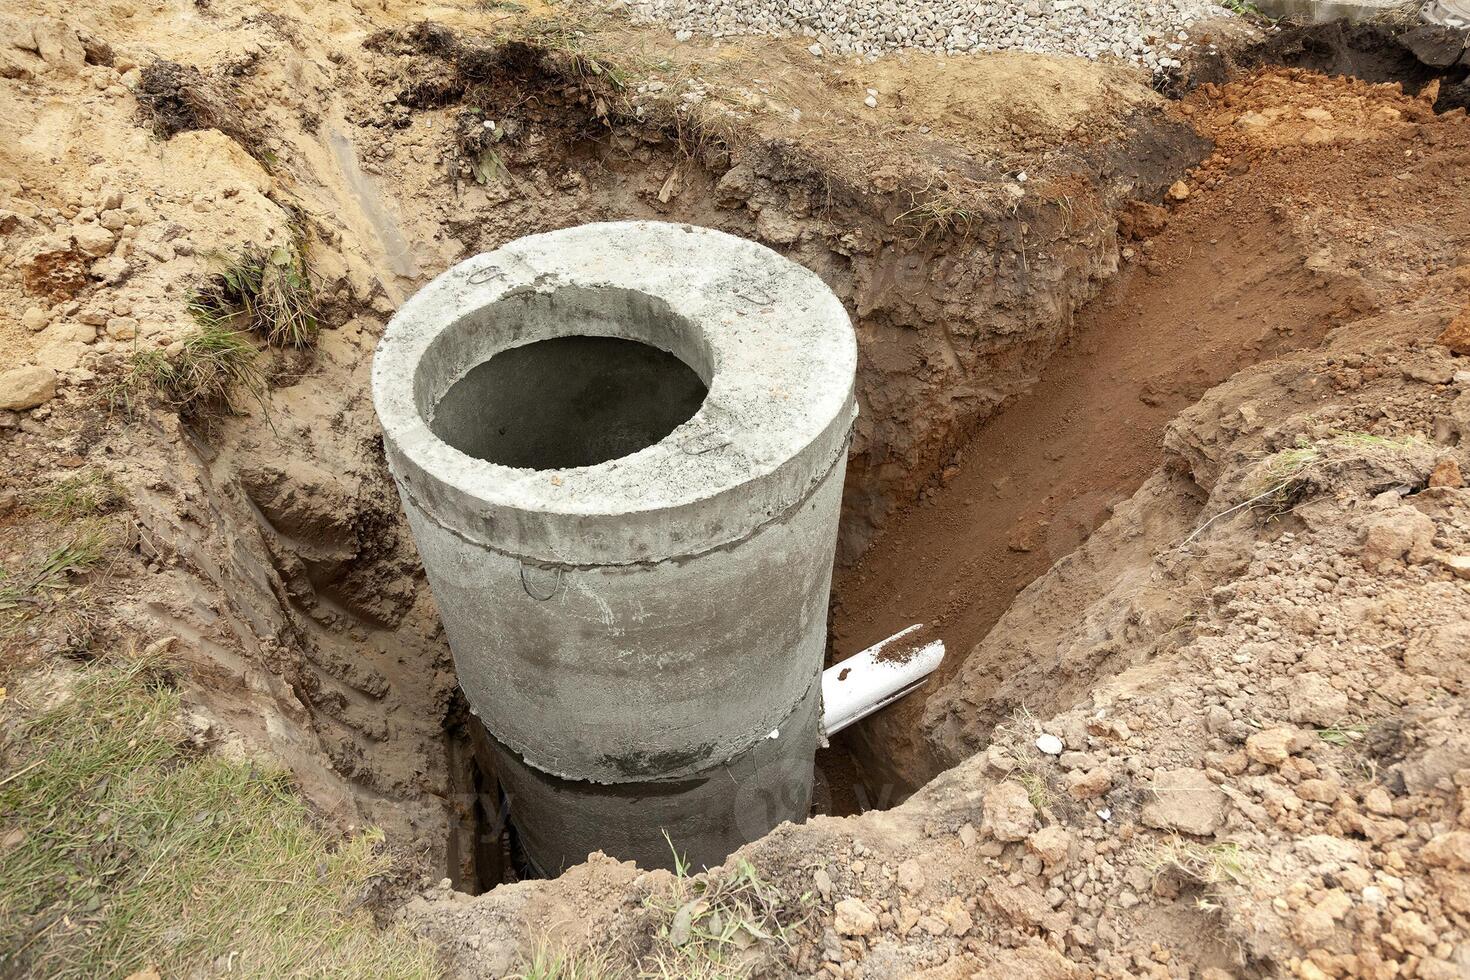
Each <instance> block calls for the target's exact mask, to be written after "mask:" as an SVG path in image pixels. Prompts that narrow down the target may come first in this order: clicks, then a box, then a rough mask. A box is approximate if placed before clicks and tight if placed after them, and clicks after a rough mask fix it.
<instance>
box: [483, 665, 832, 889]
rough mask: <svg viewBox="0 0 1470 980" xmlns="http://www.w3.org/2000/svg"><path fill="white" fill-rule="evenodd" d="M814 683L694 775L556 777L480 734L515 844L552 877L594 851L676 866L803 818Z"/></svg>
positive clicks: (710, 863)
mask: <svg viewBox="0 0 1470 980" xmlns="http://www.w3.org/2000/svg"><path fill="white" fill-rule="evenodd" d="M821 708H822V698H821V684H820V683H818V684H814V685H813V686H812V690H811V691H810V692H809V693H808V695H807V696H806V697H805V698H803V699H802V701H801V703H800V704H799V705H798V706H797V710H796V711H795V712H794V713H793V714H792V715H791V717H790V718H788V719H787V720H786V721H785V723H783V724H782V725H781V726H780V728H778V729H777V730H775V731H774V732H772V733H771V734H770V737H768V738H763V739H761V740H760V741H759V742H757V743H756V744H755V745H754V746H752V747H751V748H749V749H747V750H746V751H745V752H743V753H741V754H740V755H738V756H736V757H735V758H733V759H730V760H729V761H727V762H725V763H723V764H721V765H719V766H716V767H715V768H714V769H711V770H709V771H708V772H704V773H700V774H699V775H697V776H692V777H684V778H681V779H672V780H655V781H650V782H644V783H628V784H624V785H620V786H601V785H598V784H595V783H579V782H574V781H570V780H561V779H554V778H550V777H547V776H545V775H543V774H542V773H541V772H539V771H538V770H534V769H530V768H529V767H527V766H526V765H525V763H523V762H522V761H521V760H520V758H519V757H518V756H517V755H516V754H515V753H514V752H511V751H510V750H509V749H507V748H506V747H505V746H504V745H502V744H500V743H499V742H497V741H495V739H494V738H493V737H491V736H488V735H487V736H485V738H484V740H483V742H481V748H482V750H484V749H488V750H489V753H490V757H491V760H492V762H493V765H494V768H495V772H496V776H497V777H498V778H499V780H500V783H501V788H502V789H504V790H505V793H506V796H507V797H508V799H509V807H510V817H511V820H512V821H513V822H514V823H515V826H516V832H517V834H518V836H519V840H520V843H521V849H522V850H523V851H524V852H525V854H526V856H527V857H528V858H530V860H531V863H532V864H533V865H535V867H536V869H537V870H538V871H540V872H541V873H542V874H543V875H547V876H549V877H555V876H557V875H559V874H561V872H563V871H565V870H566V869H567V868H570V867H572V866H573V865H577V864H581V863H582V862H583V861H585V860H587V855H588V854H589V853H591V852H592V851H594V850H600V851H602V852H603V853H604V854H607V855H610V856H612V857H615V858H617V859H618V860H619V861H636V862H637V863H638V867H640V868H672V867H674V861H675V858H674V854H675V852H677V853H678V858H679V860H681V861H684V862H686V863H687V864H688V865H689V866H691V867H693V868H695V869H699V868H705V867H714V866H715V865H717V864H719V863H720V862H722V861H724V860H725V858H726V857H728V856H729V855H730V854H731V853H732V852H734V851H735V850H737V849H739V848H740V847H742V846H743V845H745V844H748V843H750V842H751V841H754V840H759V839H760V838H761V837H764V836H765V835H766V834H768V833H770V831H771V830H773V829H774V828H775V827H776V826H778V825H779V824H781V823H783V822H785V821H790V822H792V823H801V822H803V821H805V820H806V817H807V814H808V812H809V811H810V810H811V802H812V769H813V759H814V756H815V754H816V750H817V735H816V731H817V727H818V722H819V720H820V716H821Z"/></svg>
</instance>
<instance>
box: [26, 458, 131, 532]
mask: <svg viewBox="0 0 1470 980" xmlns="http://www.w3.org/2000/svg"><path fill="white" fill-rule="evenodd" d="M122 500H123V497H122V489H121V488H120V487H119V486H118V485H117V482H116V481H115V480H113V478H112V477H111V476H110V475H108V474H106V473H102V472H100V471H96V470H89V471H87V472H83V473H78V474H76V475H74V476H69V477H66V478H64V479H61V480H57V481H55V482H54V483H52V484H51V485H50V486H48V487H46V488H45V489H44V490H42V491H41V492H40V494H39V496H38V497H37V499H36V502H35V504H34V505H33V508H32V509H34V510H35V511H36V513H38V514H40V515H41V516H42V517H45V518H48V519H50V520H53V521H75V520H79V519H81V518H84V517H95V516H96V515H98V514H105V513H107V512H108V511H111V510H114V509H116V508H117V506H118V505H119V504H121V503H122Z"/></svg>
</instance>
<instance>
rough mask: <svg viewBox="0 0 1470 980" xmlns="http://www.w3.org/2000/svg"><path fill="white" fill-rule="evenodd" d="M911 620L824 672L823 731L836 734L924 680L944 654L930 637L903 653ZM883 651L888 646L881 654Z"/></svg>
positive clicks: (941, 646) (941, 645)
mask: <svg viewBox="0 0 1470 980" xmlns="http://www.w3.org/2000/svg"><path fill="white" fill-rule="evenodd" d="M921 626H922V624H915V625H913V626H910V627H909V628H908V629H906V630H903V631H901V632H898V633H895V634H893V635H892V636H890V637H889V638H888V639H886V640H884V641H883V642H881V643H877V644H874V645H873V646H870V647H868V648H867V649H866V650H864V651H863V652H862V653H857V654H854V655H852V656H851V657H848V658H847V659H846V660H844V661H842V662H840V663H836V664H833V665H832V666H831V667H828V668H827V669H826V670H824V671H822V732H823V734H825V735H828V736H831V735H836V734H837V733H838V732H840V731H842V730H843V729H844V728H846V727H847V726H848V725H851V724H853V723H854V722H858V721H862V720H863V719H864V718H866V717H868V715H871V714H872V713H873V712H875V711H877V710H878V709H879V708H882V707H884V706H885V705H889V704H892V703H893V702H894V701H897V700H898V699H899V698H901V697H903V696H904V695H905V694H907V693H909V692H910V691H912V690H913V689H914V688H916V687H918V686H919V685H920V684H922V683H924V681H925V679H926V678H928V676H929V675H930V674H932V673H933V672H934V669H935V668H936V667H938V666H939V663H940V661H942V660H943V659H944V641H943V640H931V641H929V642H928V643H926V644H924V645H923V646H921V647H919V648H918V649H915V650H904V651H902V652H901V653H900V652H898V651H897V649H895V648H900V649H901V648H902V643H901V642H900V641H901V640H902V639H903V638H904V637H906V636H908V635H909V634H911V633H913V632H915V631H916V630H918V629H920V628H921ZM885 651H887V652H886V653H885Z"/></svg>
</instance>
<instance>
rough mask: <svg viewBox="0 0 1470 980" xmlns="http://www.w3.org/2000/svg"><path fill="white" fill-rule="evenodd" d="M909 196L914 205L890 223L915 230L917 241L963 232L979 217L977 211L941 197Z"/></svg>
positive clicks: (967, 231)
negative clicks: (922, 197)
mask: <svg viewBox="0 0 1470 980" xmlns="http://www.w3.org/2000/svg"><path fill="white" fill-rule="evenodd" d="M911 200H912V203H913V207H911V208H909V209H908V210H907V211H905V212H903V213H902V214H900V215H899V216H898V217H897V218H895V219H894V221H893V223H894V224H896V225H900V226H903V227H906V228H908V229H910V230H911V231H914V232H917V234H918V238H919V241H925V240H927V239H928V238H929V237H930V236H931V235H932V236H934V237H935V238H936V239H939V238H949V237H952V236H953V235H955V234H957V233H958V234H959V235H961V236H962V237H963V236H966V235H968V234H969V232H970V227H971V226H972V225H973V224H975V222H977V221H979V220H980V219H981V217H982V215H981V214H980V213H979V212H977V211H975V210H973V209H971V208H966V207H964V206H962V205H961V204H959V203H958V202H956V201H954V200H950V199H947V198H943V197H938V196H934V197H927V198H925V199H924V200H919V199H918V198H917V197H912V198H911Z"/></svg>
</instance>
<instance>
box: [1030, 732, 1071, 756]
mask: <svg viewBox="0 0 1470 980" xmlns="http://www.w3.org/2000/svg"><path fill="white" fill-rule="evenodd" d="M1036 747H1037V749H1039V750H1040V751H1041V752H1043V753H1045V754H1046V755H1061V754H1062V749H1063V748H1065V746H1063V745H1062V740H1061V739H1059V738H1057V737H1056V736H1055V735H1051V734H1046V735H1041V736H1039V737H1038V738H1037V739H1036Z"/></svg>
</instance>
